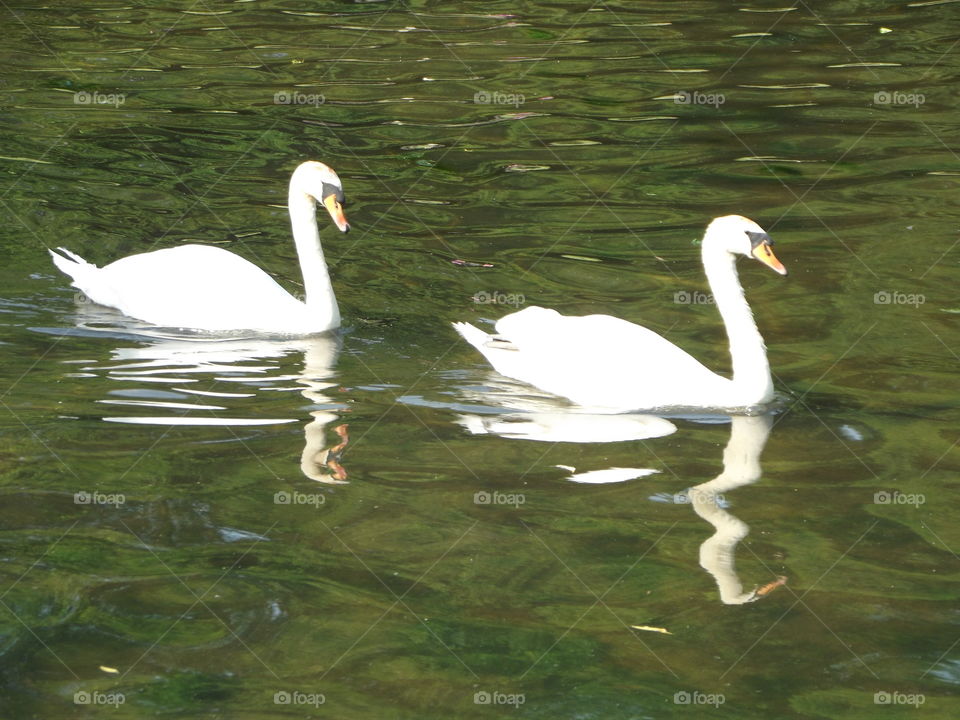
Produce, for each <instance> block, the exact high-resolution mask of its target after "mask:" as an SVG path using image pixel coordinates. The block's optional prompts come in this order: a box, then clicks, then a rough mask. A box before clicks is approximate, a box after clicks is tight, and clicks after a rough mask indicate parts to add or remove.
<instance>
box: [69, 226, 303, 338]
mask: <svg viewBox="0 0 960 720" xmlns="http://www.w3.org/2000/svg"><path fill="white" fill-rule="evenodd" d="M58 265H59V266H60V267H61V269H64V270H65V272H68V274H70V275H71V277H73V279H74V285H75V286H76V287H78V288H80V289H81V290H82V291H83V292H84V293H85V294H86V295H87V296H88V297H89V298H90V299H91V300H93V301H94V302H97V303H100V304H102V305H108V306H110V307H115V308H117V309H118V310H120V311H122V312H123V313H125V314H127V315H130V316H131V317H136V318H139V319H141V320H146V321H147V322H150V323H154V324H156V325H166V326H174V327H192V328H200V329H204V330H230V329H238V328H250V329H257V328H266V327H277V326H278V323H280V324H282V323H283V320H284V316H289V315H296V316H297V317H298V318H299V317H300V315H302V313H303V305H302V303H299V302H298V301H297V300H296V299H295V298H293V297H292V296H291V295H290V294H289V293H288V292H287V291H286V290H284V289H283V288H282V287H280V285H279V284H277V282H276V281H275V280H274V279H273V278H271V277H270V276H269V275H267V274H266V273H265V272H264V271H263V270H261V269H260V268H258V267H257V266H256V265H254V264H253V263H251V262H249V261H247V260H244V259H243V258H242V257H240V256H239V255H235V254H233V253H232V252H229V251H228V250H224V249H222V248H217V247H210V246H206V245H182V246H180V247H176V248H168V249H165V250H157V251H154V252H149V253H140V254H137V255H131V256H129V257H125V258H122V259H120V260H117V261H116V262H113V263H110V264H109V265H107V266H105V267H103V268H101V269H96V268H94V267H93V266H91V265H89V264H87V265H86V266H85V267H84V266H79V265H78V267H79V269H77V270H75V272H69V271H68V270H67V269H66V268H64V267H63V265H62V264H61V263H58ZM278 315H279V317H278Z"/></svg>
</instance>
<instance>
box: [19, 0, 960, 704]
mask: <svg viewBox="0 0 960 720" xmlns="http://www.w3.org/2000/svg"><path fill="white" fill-rule="evenodd" d="M98 5H99V6H98V7H96V8H94V7H93V6H92V5H88V4H82V3H75V4H73V5H71V4H67V3H62V2H57V1H55V2H53V3H48V4H46V5H32V4H31V5H28V4H22V3H18V2H13V3H9V2H8V3H5V4H3V6H2V8H0V26H2V27H3V30H4V40H3V42H2V45H0V47H2V50H0V51H2V59H3V64H2V69H0V107H2V113H0V156H2V159H0V217H2V218H3V222H2V226H0V249H2V252H3V262H2V263H0V282H2V288H3V290H2V293H0V311H2V315H0V321H2V322H0V347H2V349H3V351H4V355H3V359H4V361H3V363H2V367H0V375H2V377H0V390H2V392H0V401H2V406H0V410H2V412H0V448H2V456H0V468H2V475H0V478H2V479H0V483H2V485H0V493H2V502H0V717H3V718H21V717H22V718H29V717H36V718H48V717H71V718H72V717H76V718H86V717H101V716H105V717H115V718H128V717H129V718H144V717H185V718H186V717H197V718H200V717H224V718H273V717H277V718H280V717H333V718H452V717H458V718H459V717H463V718H483V717H493V716H510V717H532V718H534V717H535V718H603V719H613V718H674V717H708V716H710V717H713V716H725V717H733V718H771V717H772V718H782V717H798V718H874V717H880V716H883V717H914V716H916V717H927V718H951V717H956V716H957V715H958V714H960V699H958V697H957V696H958V686H960V615H958V612H957V607H956V598H957V593H958V587H960V560H958V555H957V553H960V531H958V529H957V526H956V525H955V524H953V523H954V522H955V514H954V513H955V509H956V508H957V507H958V506H960V488H958V483H957V475H956V472H957V469H958V466H960V457H958V451H957V449H956V444H957V442H958V439H960V412H958V411H957V399H958V398H960V391H958V388H957V383H956V380H955V378H956V373H955V370H954V369H955V367H956V365H957V363H958V360H960V357H958V353H960V331H958V330H957V324H958V322H960V317H958V314H957V313H958V312H960V298H958V292H957V290H956V287H957V286H956V281H955V277H956V267H957V264H958V260H960V245H958V240H960V235H958V222H957V218H958V217H960V210H958V206H957V203H956V198H957V192H956V190H957V185H958V180H960V156H958V155H957V151H956V146H957V139H956V90H955V87H956V86H955V82H954V77H955V76H956V74H957V72H958V70H960V63H958V61H957V57H958V55H957V51H956V48H955V45H956V42H957V39H956V27H957V22H958V20H960V11H958V5H957V4H956V3H952V2H946V3H940V4H936V3H923V2H916V3H904V2H898V3H890V2H840V3H826V2H818V3H802V2H801V3H797V4H796V5H795V6H791V5H790V4H788V3H784V2H775V1H773V0H771V1H770V2H764V1H759V2H755V3H752V4H749V5H739V4H730V3H722V2H685V3H654V2H616V3H605V2H604V3H597V4H596V5H589V4H577V3H569V4H558V3H549V2H544V1H543V0H537V1H536V2H522V3H506V2H488V3H466V2H460V3H458V2H447V3H440V2H433V3H425V2H417V1H414V2H407V3H388V2H366V3H345V2H341V3H334V2H325V3H307V2H299V1H296V0H287V1H286V2H283V1H277V2H219V3H214V2H200V3H192V2H174V3H168V4H165V5H163V6H159V5H155V4H146V3H144V4H131V3H126V4H119V3H111V2H104V3H99V4H98ZM277 93H281V95H280V96H279V98H277V96H276V94H277ZM284 93H285V95H283V94H284ZM678 93H686V95H681V96H680V97H685V98H688V99H689V100H690V102H688V103H678V102H676V101H675V98H676V97H677V96H678ZM878 93H879V95H878ZM275 99H279V100H285V99H288V100H290V102H289V103H286V104H285V103H283V102H275ZM305 159H318V160H322V161H325V162H327V163H329V164H330V165H332V166H333V167H335V168H336V169H337V171H338V172H339V173H340V176H341V178H342V179H343V181H344V185H345V188H346V192H347V198H348V201H349V205H348V207H347V211H348V217H349V219H350V221H351V223H352V224H353V227H354V230H353V232H351V233H350V234H349V235H347V236H341V235H339V234H338V233H336V231H335V230H334V229H333V228H332V227H325V228H324V229H323V231H322V238H323V240H324V244H325V248H326V251H327V256H328V260H329V261H330V264H331V267H332V273H333V279H334V285H335V289H336V292H337V295H338V297H339V299H340V305H341V311H342V314H343V317H344V325H345V327H344V330H343V332H342V333H341V334H340V335H339V336H338V338H337V339H330V338H326V339H324V338H321V339H314V340H309V341H286V342H282V341H278V340H265V339H262V338H259V339H258V338H233V339H232V340H231V341H230V342H225V341H222V340H221V341H219V342H214V341H212V340H210V339H209V338H208V339H204V338H202V337H197V336H194V335H187V334H176V333H166V334H165V335H164V336H163V337H159V336H157V333H155V332H153V331H151V329H150V328H145V327H143V326H142V325H139V324H138V323H135V322H133V321H130V320H128V319H124V318H123V317H121V316H119V315H117V314H115V313H111V312H109V311H106V310H104V309H102V308H97V307H94V306H90V305H85V304H83V303H78V302H77V301H76V300H75V295H74V291H73V290H72V289H71V288H69V285H68V281H67V279H66V278H65V277H64V276H61V275H60V274H58V273H57V272H56V270H55V269H54V268H53V266H52V264H51V262H50V259H49V256H48V255H47V253H46V250H45V247H48V246H50V247H52V246H57V245H64V246H66V247H69V248H70V249H71V250H73V251H75V252H78V253H80V254H81V255H83V256H84V257H86V258H87V259H88V260H91V261H93V262H97V263H105V262H108V261H110V260H113V259H115V258H118V257H121V256H123V255H126V254H130V253H134V252H139V251H146V250H150V249H156V248H160V247H173V246H176V245H178V244H180V243H183V242H186V241H197V242H204V243H211V244H219V245H221V246H224V247H229V248H230V249H231V250H233V251H235V252H238V253H239V254H241V255H243V256H244V257H247V258H249V259H250V260H252V261H255V262H257V263H258V264H259V265H261V266H262V267H264V268H266V269H267V270H269V271H270V272H271V273H273V274H274V275H275V276H276V277H277V278H278V279H279V280H280V281H281V283H283V284H284V285H285V286H286V287H288V288H289V289H290V290H291V291H293V292H297V291H298V290H300V289H301V288H300V286H299V276H298V270H297V266H296V256H295V251H294V248H293V245H292V243H291V242H290V234H289V227H288V220H287V217H286V213H285V209H284V204H285V199H286V182H287V179H288V177H289V173H290V172H291V171H292V169H293V168H294V167H295V166H296V164H297V163H298V162H299V161H301V160H305ZM728 213H739V214H743V215H746V216H749V217H752V218H754V219H756V220H757V221H758V222H760V223H761V224H762V225H763V226H764V227H765V228H766V229H767V230H769V231H770V233H771V235H772V236H773V237H774V238H775V239H776V241H777V252H778V255H779V257H780V259H781V260H782V261H783V262H784V263H785V264H786V265H787V267H788V268H789V270H790V276H789V277H788V278H786V279H784V278H780V277H778V276H776V275H775V274H773V273H771V272H769V271H767V270H765V269H764V268H762V267H761V266H760V265H758V264H755V263H749V264H748V263H747V262H742V263H741V265H740V270H741V279H742V281H743V283H744V286H745V288H746V292H747V297H748V299H749V300H750V302H751V304H752V307H753V309H754V312H755V315H756V317H757V320H758V324H759V326H760V328H761V331H762V332H763V334H764V337H765V339H766V342H767V345H768V348H769V357H770V361H771V365H772V367H773V370H774V373H775V377H776V382H777V389H778V392H779V394H780V401H779V409H778V411H777V413H776V414H775V415H773V416H771V417H770V418H769V419H764V418H746V419H744V418H738V419H736V420H735V421H734V423H733V424H731V422H730V419H729V418H722V417H721V418H693V419H691V418H671V419H670V422H671V423H673V425H674V426H675V427H676V431H675V432H673V433H672V434H666V435H663V434H662V433H661V436H660V437H648V438H647V439H638V438H639V437H642V435H643V433H640V432H637V431H636V428H635V427H633V426H629V425H628V426H627V427H626V429H623V428H622V427H620V428H618V427H607V426H606V425H602V424H600V423H601V421H600V420H598V419H593V420H592V421H589V420H588V421H584V422H582V423H581V424H580V425H579V426H577V427H576V428H574V430H573V431H572V432H573V435H574V437H572V438H568V439H566V440H563V441H559V442H555V441H536V440H532V439H529V438H526V439H525V438H523V437H511V436H510V429H511V428H512V429H514V430H515V429H516V428H518V427H521V428H523V427H524V426H522V425H519V424H518V423H517V421H516V418H515V417H514V416H511V415H509V414H506V413H508V412H509V411H510V410H511V409H512V408H513V406H516V405H517V404H518V403H520V404H522V401H524V400H528V401H532V400H531V398H530V396H531V395H532V393H531V392H530V391H529V390H526V389H524V388H522V387H518V386H515V385H503V383H501V382H500V381H499V380H498V379H497V378H494V377H491V376H490V375H489V373H488V370H487V368H486V366H485V364H484V362H483V360H482V358H481V357H480V356H479V355H478V354H477V353H476V352H475V351H474V350H473V349H472V348H470V347H469V346H467V345H466V343H464V342H463V341H462V340H460V339H459V338H458V337H457V336H456V335H455V333H454V332H453V330H452V329H451V327H450V325H449V323H450V322H453V321H464V320H467V321H471V322H475V323H480V324H482V323H483V322H484V321H485V320H492V319H496V318H498V317H501V316H502V315H504V314H506V312H509V311H511V310H512V309H514V305H509V306H502V305H495V304H486V305H484V304H478V303H476V302H474V300H473V298H474V297H475V296H477V295H478V294H479V293H487V294H496V293H499V294H500V295H501V296H514V298H513V301H515V302H516V303H517V305H516V307H520V306H522V305H521V303H525V304H538V305H543V306H547V307H553V308H556V309H558V310H560V311H562V312H565V313H589V312H608V313H611V314H615V315H617V316H620V317H624V318H626V319H629V320H632V321H637V322H641V323H644V324H646V325H648V326H650V327H652V328H654V329H656V330H658V331H660V332H662V333H664V334H665V335H666V336H667V337H668V338H669V339H670V340H672V341H674V342H676V343H677V344H679V345H681V346H682V347H684V348H685V349H687V350H689V351H690V352H691V353H693V354H694V355H695V356H697V357H698V358H701V359H702V360H703V361H704V362H705V363H706V364H707V365H708V366H710V367H713V368H717V369H718V370H719V371H721V372H727V371H728V370H729V360H728V357H727V354H726V349H725V348H726V343H725V336H724V334H723V329H722V326H721V325H720V322H719V319H718V317H717V315H716V312H715V309H714V308H713V306H712V305H709V304H701V303H683V302H676V301H675V298H676V297H679V296H675V294H676V293H678V292H680V291H685V292H687V293H689V294H690V295H689V296H690V297H697V296H695V295H693V293H697V292H700V293H705V292H707V288H706V285H705V281H704V278H703V275H702V269H701V267H700V263H699V254H698V250H699V248H698V246H697V241H698V239H699V237H700V236H701V235H702V232H703V228H704V227H705V225H706V223H707V222H708V221H709V219H710V218H712V217H714V216H717V215H722V214H728ZM452 260H466V261H469V262H471V263H481V264H490V265H492V267H482V266H474V265H458V264H454V263H452V262H451V261H452ZM517 296H522V297H517ZM589 351H590V348H589V347H582V346H580V345H578V344H577V343H576V339H573V340H572V344H571V352H589ZM951 378H954V379H953V380H951ZM541 402H543V401H541ZM464 415H473V416H474V417H473V419H472V420H465V419H464V418H463V417H462V416H464ZM484 419H486V423H484ZM498 421H501V425H502V427H501V426H499V425H497V422H498ZM471 422H472V423H473V425H472V426H473V427H474V429H475V430H478V429H479V427H480V426H481V425H482V427H483V428H485V429H490V430H491V431H496V430H498V429H499V434H498V432H492V434H491V433H488V434H474V433H471V432H468V430H467V429H466V427H465V425H470V424H471ZM627 422H628V423H629V421H627ZM638 422H640V421H639V420H638ZM661 422H662V421H661ZM660 427H661V430H662V429H663V428H662V426H660ZM504 428H506V429H504ZM336 429H339V432H337V430H336ZM526 429H527V430H529V428H526ZM541 429H542V428H541ZM731 431H733V432H734V434H735V438H734V439H735V442H732V446H734V449H735V450H736V451H737V452H736V453H734V452H731V453H728V455H729V458H728V460H729V462H728V466H727V471H728V473H727V480H728V481H729V482H727V485H726V486H725V487H722V488H719V489H720V491H721V493H720V494H721V495H722V497H714V496H712V495H711V496H710V498H709V500H710V501H708V502H700V501H698V502H692V503H691V502H689V501H687V498H686V496H684V495H683V494H682V493H683V492H684V491H685V490H686V489H687V488H690V487H691V486H695V485H698V484H701V483H705V482H707V481H709V480H711V478H715V477H716V476H718V475H719V474H720V473H721V471H722V470H723V461H724V448H725V447H726V446H727V444H728V442H730V441H731ZM618 432H620V433H621V434H619V435H618V434H617V433H618ZM768 433H769V437H767V434H768ZM513 434H514V435H517V434H520V435H522V434H523V433H522V432H514V433H513ZM611 438H620V439H614V440H610V439H611ZM624 438H627V439H624ZM630 438H633V439H630ZM604 439H607V440H610V441H609V442H597V441H598V440H604ZM344 440H347V441H348V442H347V444H346V446H345V447H338V445H342V443H343V441H344ZM576 440H581V441H579V442H578V441H576ZM588 440H590V441H591V442H588ZM761 452H762V455H761ZM737 458H739V460H738V459H737ZM750 459H752V460H754V461H756V460H759V462H760V466H761V467H762V474H761V475H760V476H759V477H756V476H751V475H750V473H749V472H746V470H745V469H744V466H745V465H749V464H750V463H749V462H748V460H750ZM561 465H562V466H564V467H562V468H561V467H557V466H561ZM569 468H575V470H571V469H569ZM611 468H627V469H633V472H631V473H629V474H631V475H632V476H633V477H632V479H629V480H627V481H624V482H618V483H612V482H607V483H600V484H591V483H582V482H581V483H576V482H571V481H570V480H568V479H567V478H569V477H570V476H571V475H573V474H580V473H586V472H590V471H599V470H609V469H611ZM647 471H656V472H653V473H649V472H647ZM644 473H646V474H644ZM594 477H595V476H594ZM607 479H609V477H607ZM708 487H712V488H713V489H715V490H716V489H718V486H716V485H713V486H708ZM77 493H86V495H79V496H78V495H77ZM278 493H280V495H278ZM477 493H487V495H480V496H476V494H477ZM493 493H498V494H497V495H493ZM878 493H886V495H884V494H880V495H878ZM895 493H897V494H895ZM693 495H695V493H694V494H692V495H691V497H692V496H693ZM491 498H492V499H493V501H492V502H490V503H487V504H484V503H483V502H482V501H483V500H484V499H491ZM84 500H87V501H88V502H83V501H84ZM284 500H287V502H284ZM478 500H479V502H478ZM885 500H889V502H884V501H885ZM952 518H954V519H952ZM711 519H712V521H713V523H715V524H716V526H718V527H720V528H721V533H720V535H719V536H718V539H717V542H719V543H720V544H719V545H717V544H714V545H711V544H710V543H707V545H705V546H704V547H703V548H702V547H701V546H702V544H703V543H704V542H705V541H707V540H708V539H709V538H710V537H711V536H712V535H713V534H714V532H715V530H714V524H712V523H711ZM745 533H746V534H745ZM741 537H742V539H740V540H739V542H737V539H738V538H741ZM721 541H722V542H721ZM724 543H726V544H724ZM702 559H704V560H705V562H704V565H705V566H706V567H704V566H702V565H701V560H702ZM779 576H783V577H785V578H786V584H785V585H781V586H779V587H776V588H774V589H772V590H770V591H769V592H766V594H764V595H763V596H762V597H759V599H756V600H755V601H753V602H739V601H741V600H743V599H745V598H746V597H748V596H750V595H751V593H752V591H753V590H754V589H755V588H757V587H764V586H768V584H770V583H773V582H775V581H776V579H777V578H778V577H779ZM767 589H768V588H767ZM635 625H636V626H647V627H649V628H662V629H665V630H667V631H669V633H670V634H665V633H662V632H657V631H655V630H637V629H632V628H631V626H635ZM78 693H79V694H78ZM285 693H286V694H285ZM478 693H479V695H478ZM678 693H680V694H679V695H678ZM684 693H686V694H685V695H684ZM878 693H880V695H877V694H878ZM883 693H886V695H884V694H883ZM487 699H489V700H490V702H489V703H488V704H484V702H483V701H484V700H487ZM121 700H122V703H121ZM684 700H688V701H689V702H686V703H685V702H684ZM721 700H722V705H721V704H720V702H721ZM888 700H889V701H890V702H889V703H886V702H885V701H888ZM921 700H922V704H919V706H917V704H918V703H920V702H921ZM285 701H289V702H285ZM717 705H719V707H717Z"/></svg>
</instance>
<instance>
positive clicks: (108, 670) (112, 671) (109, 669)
mask: <svg viewBox="0 0 960 720" xmlns="http://www.w3.org/2000/svg"><path fill="white" fill-rule="evenodd" d="M100 669H101V670H103V671H104V672H105V673H110V674H111V675H119V674H120V671H119V670H117V669H116V668H112V667H107V666H106V665H101V666H100Z"/></svg>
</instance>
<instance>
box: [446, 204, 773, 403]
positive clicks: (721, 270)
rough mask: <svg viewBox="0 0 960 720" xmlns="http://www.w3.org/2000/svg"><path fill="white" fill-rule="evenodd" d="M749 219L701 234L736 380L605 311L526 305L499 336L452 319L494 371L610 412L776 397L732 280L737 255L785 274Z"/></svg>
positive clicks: (730, 219) (729, 219)
mask: <svg viewBox="0 0 960 720" xmlns="http://www.w3.org/2000/svg"><path fill="white" fill-rule="evenodd" d="M772 244H773V243H772V240H771V239H770V236H769V235H767V233H766V232H764V231H763V229H762V228H761V227H760V226H759V225H757V224H756V223H755V222H753V221H752V220H748V219H747V218H745V217H741V216H739V215H728V216H726V217H720V218H716V219H715V220H714V221H713V222H711V223H710V225H709V227H707V231H706V234H705V235H704V237H703V244H702V258H703V267H704V270H705V271H706V274H707V280H708V281H709V283H710V289H711V290H712V291H713V297H714V300H715V302H716V305H717V309H718V310H719V311H720V315H721V317H722V318H723V322H724V325H725V326H726V329H727V337H728V339H729V342H730V356H731V358H732V361H733V379H727V378H725V377H721V376H720V375H717V374H716V373H714V372H711V371H710V370H708V369H707V368H706V367H704V366H703V365H702V364H701V363H700V362H699V361H698V360H696V359H694V358H693V357H692V356H691V355H689V354H688V353H686V352H685V351H683V350H681V349H680V348H678V347H677V346H676V345H674V344H673V343H671V342H669V341H668V340H665V339H664V338H663V337H661V336H660V335H658V334H657V333H655V332H653V331H652V330H648V329H647V328H644V327H641V326H640V325H635V324H633V323H630V322H627V321H626V320H621V319H619V318H615V317H611V316H609V315H586V316H581V317H567V316H563V315H560V314H559V313H558V312H556V311H555V310H547V309H545V308H541V307H528V308H525V309H523V310H521V311H520V312H516V313H512V314H510V315H507V316H505V317H503V318H501V319H500V320H499V321H498V322H497V324H496V332H497V334H496V335H490V334H488V333H485V332H483V331H482V330H479V329H478V328H476V327H474V326H473V325H470V324H469V323H454V327H455V328H456V329H457V332H459V333H460V334H461V335H463V337H464V338H465V339H466V340H467V342H469V343H470V344H471V345H473V346H474V347H476V348H477V350H479V351H480V352H481V353H483V355H484V357H486V358H487V360H489V361H490V364H491V365H493V367H494V369H496V370H497V371H498V372H499V373H500V374H502V375H506V376H508V377H512V378H516V379H517V380H522V381H524V382H526V383H529V384H531V385H535V386H536V387H538V388H540V389H542V390H546V391H547V392H551V393H553V394H555V395H562V396H563V397H566V398H569V399H570V400H572V401H574V402H575V403H577V404H579V405H583V406H587V407H593V408H603V409H605V410H608V411H609V410H612V411H619V412H623V411H628V410H647V409H655V408H667V407H670V408H675V407H689V408H727V409H730V408H743V407H748V406H751V405H757V404H760V403H764V402H768V401H769V400H771V399H772V398H773V380H772V379H771V377H770V365H769V364H768V363H767V353H766V348H765V347H764V344H763V338H762V337H760V333H759V331H758V330H757V326H756V323H754V321H753V314H752V313H751V312H750V307H749V306H748V305H747V301H746V300H745V299H744V297H743V288H742V287H741V286H740V281H739V279H738V278H737V269H736V258H737V255H747V256H750V257H754V258H756V259H757V260H759V261H760V262H762V263H763V264H765V265H767V266H769V267H770V268H772V269H773V270H776V271H777V272H778V273H780V274H781V275H786V274H787V271H786V269H785V268H784V267H783V265H782V264H781V263H780V261H779V260H777V258H776V256H775V255H774V254H773V250H771V245H772Z"/></svg>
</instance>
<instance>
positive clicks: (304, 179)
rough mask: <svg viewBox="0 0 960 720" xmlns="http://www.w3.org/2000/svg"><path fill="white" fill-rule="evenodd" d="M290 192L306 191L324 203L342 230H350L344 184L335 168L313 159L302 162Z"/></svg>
mask: <svg viewBox="0 0 960 720" xmlns="http://www.w3.org/2000/svg"><path fill="white" fill-rule="evenodd" d="M290 192H291V193H293V192H300V193H304V194H305V195H309V196H311V197H312V198H314V199H315V200H317V201H318V202H320V203H322V204H323V206H324V207H325V208H326V209H327V212H328V213H330V217H331V218H332V219H333V222H334V223H335V224H336V226H337V228H339V230H340V232H349V231H350V223H348V222H347V218H346V216H345V215H344V214H343V206H344V204H345V202H344V197H343V184H342V183H341V182H340V178H339V176H338V175H337V174H336V173H335V172H334V171H333V168H331V167H329V166H328V165H324V164H323V163H322V162H316V161H313V160H308V161H307V162H305V163H301V164H300V165H299V166H298V167H297V169H296V170H294V171H293V176H292V177H291V178H290Z"/></svg>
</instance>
